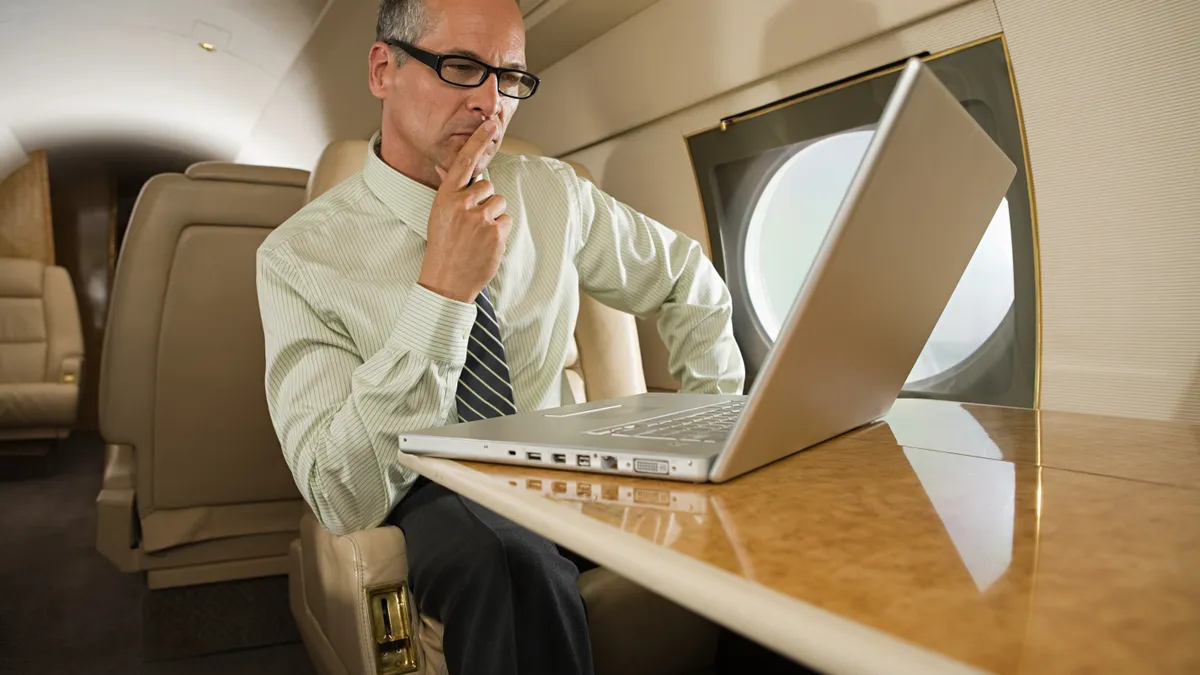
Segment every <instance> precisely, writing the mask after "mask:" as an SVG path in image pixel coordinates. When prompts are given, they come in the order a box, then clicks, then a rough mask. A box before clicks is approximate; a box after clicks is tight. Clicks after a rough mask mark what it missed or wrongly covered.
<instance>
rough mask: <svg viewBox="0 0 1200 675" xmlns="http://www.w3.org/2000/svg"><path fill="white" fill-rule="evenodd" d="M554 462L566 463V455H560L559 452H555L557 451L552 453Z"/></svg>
mask: <svg viewBox="0 0 1200 675" xmlns="http://www.w3.org/2000/svg"><path fill="white" fill-rule="evenodd" d="M554 463H555V464H566V463H567V456H566V455H560V454H557V453H555V455H554Z"/></svg>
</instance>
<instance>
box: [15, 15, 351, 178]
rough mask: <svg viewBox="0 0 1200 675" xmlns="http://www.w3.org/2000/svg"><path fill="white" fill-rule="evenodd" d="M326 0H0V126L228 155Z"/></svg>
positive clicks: (36, 139)
mask: <svg viewBox="0 0 1200 675" xmlns="http://www.w3.org/2000/svg"><path fill="white" fill-rule="evenodd" d="M329 1H330V0H3V1H2V2H0V63H3V64H4V67H3V68H0V91H3V96H0V126H7V127H8V128H9V130H10V131H11V133H12V135H13V136H14V137H15V138H16V140H17V141H18V142H19V143H20V144H21V145H22V146H23V147H24V149H25V150H27V151H32V150H36V149H55V148H60V147H63V146H68V145H74V144H77V143H88V144H93V143H112V142H117V143H122V142H135V143H138V144H140V145H150V146H155V145H158V146H164V147H165V146H171V147H174V148H179V149H186V150H187V151H189V152H190V153H191V154H194V155H196V156H199V157H229V156H232V155H233V154H235V153H236V151H237V149H238V147H239V145H240V143H241V142H242V140H243V139H244V138H245V136H246V135H247V134H248V133H249V132H250V130H251V128H252V127H253V125H254V123H255V121H256V120H257V119H258V116H259V114H260V113H261V111H262V109H263V107H264V106H265V105H266V103H267V102H268V101H269V100H270V97H271V96H272V95H273V93H274V91H275V89H276V87H277V86H278V84H279V82H280V81H281V79H282V78H283V77H284V76H285V75H286V74H287V72H288V71H289V69H290V68H291V67H292V63H293V61H295V59H296V56H297V54H298V53H299V52H300V50H301V49H302V48H303V47H304V45H305V43H306V42H307V41H308V39H309V37H310V35H311V34H312V32H313V29H314V28H315V27H316V25H317V23H318V21H319V19H320V17H321V14H322V12H323V11H324V9H325V6H326V4H327V3H328V2H329ZM202 42H205V43H211V44H212V45H213V47H214V48H215V51H212V52H208V51H205V50H204V49H202V48H201V47H200V46H199V43H202Z"/></svg>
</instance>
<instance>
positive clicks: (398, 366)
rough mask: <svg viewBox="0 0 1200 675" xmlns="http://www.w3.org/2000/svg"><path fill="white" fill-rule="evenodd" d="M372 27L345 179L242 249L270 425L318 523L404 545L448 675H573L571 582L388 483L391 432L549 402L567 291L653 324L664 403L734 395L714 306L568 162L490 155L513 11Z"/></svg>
mask: <svg viewBox="0 0 1200 675" xmlns="http://www.w3.org/2000/svg"><path fill="white" fill-rule="evenodd" d="M377 33H378V35H377V37H378V40H379V42H378V43H376V44H375V45H374V46H373V48H372V49H371V53H370V58H369V65H370V88H371V91H372V93H373V94H374V95H375V96H376V97H377V98H379V99H380V100H381V101H382V102H383V118H382V124H381V129H380V132H379V133H378V134H377V135H376V136H375V137H374V138H373V139H372V142H371V151H370V152H369V153H368V156H367V157H366V163H365V165H364V168H363V170H362V172H361V173H359V174H356V175H355V176H353V177H351V178H350V179H348V180H347V181H345V182H344V183H342V184H341V185H338V186H337V187H335V188H333V189H332V190H330V191H329V192H327V193H326V194H324V195H323V196H321V197H320V198H319V199H316V200H314V201H313V202H312V203H311V204H309V205H308V206H307V207H305V208H304V209H302V210H301V211H300V212H299V213H297V214H296V215H295V216H293V217H292V218H291V219H290V220H288V222H286V223H284V224H283V225H282V226H280V227H279V228H278V229H276V230H275V231H274V232H273V233H272V234H271V236H269V237H268V238H267V240H266V242H265V243H264V244H263V245H262V247H261V249H260V250H259V254H258V288H259V303H260V307H261V309H262V317H263V327H264V332H265V337H266V348H267V373H266V386H267V397H268V403H269V406H270V411H271V418H272V420H273V422H274V425H275V429H276V431H277V432H278V435H279V438H280V441H281V444H282V446H283V450H284V453H285V455H286V458H287V461H288V465H289V466H290V467H291V470H292V473H293V475H294V477H295V480H296V484H297V486H298V487H299V488H300V491H301V493H302V494H303V495H304V497H305V499H306V500H307V501H308V503H309V504H310V505H311V506H312V509H313V511H314V513H315V514H316V516H317V518H318V519H319V520H320V522H321V524H322V525H323V526H324V527H325V528H326V529H328V530H329V531H331V532H333V533H336V534H343V533H347V532H351V531H355V530H359V529H364V528H369V527H374V526H377V525H379V524H380V523H382V522H385V521H386V522H391V523H393V524H395V525H397V526H399V527H400V528H401V529H402V530H403V531H404V533H405V535H406V537H407V541H408V563H409V569H410V575H411V578H410V581H411V585H412V589H413V594H414V597H415V598H416V602H417V605H418V607H419V608H420V610H421V611H422V612H423V613H425V614H426V615H429V616H431V617H433V618H435V619H437V620H440V621H441V622H442V623H443V624H444V625H445V643H444V647H445V654H446V660H447V664H448V667H449V670H450V672H451V673H454V674H455V675H477V674H480V673H497V674H499V673H505V674H509V673H511V674H515V673H518V672H520V673H522V674H524V675H532V674H535V673H553V674H555V675H570V674H573V673H590V672H592V665H591V652H590V647H589V644H588V633H587V619H586V613H585V608H584V606H583V602H582V599H581V598H580V596H579V593H578V589H577V587H576V582H577V579H578V575H579V570H578V568H577V567H576V565H575V564H574V563H572V562H571V561H570V560H569V559H568V558H567V557H565V556H564V555H563V554H562V552H560V551H559V550H558V549H557V548H556V547H555V545H554V544H552V543H551V542H549V541H547V540H545V539H543V538H541V537H539V536H537V535H535V534H533V533H532V532H529V531H527V530H524V529H523V528H520V527H519V526H517V525H515V524H513V523H512V522H509V521H507V520H505V519H503V518H501V517H499V516H497V515H496V514H494V513H491V512H489V511H487V510H486V509H483V508H481V507H480V506H479V505H477V504H474V503H472V502H469V501H466V500H464V499H462V498H461V497H459V496H458V495H455V494H454V493H452V492H449V491H448V490H446V489H444V488H442V487H441V486H439V485H436V484H433V483H430V482H428V481H425V480H423V479H418V478H417V477H416V476H414V475H412V474H410V473H408V472H407V471H405V470H404V469H402V468H401V467H400V465H399V464H398V463H397V461H396V453H397V436H398V435H399V434H400V433H402V432H404V431H408V430H413V429H418V428H423V427H430V426H438V425H443V424H451V423H455V422H458V421H462V420H473V419H480V418H485V417H492V416H496V415H502V414H510V413H512V412H514V411H516V410H531V409H541V408H547V407H553V406H556V405H559V404H560V403H561V400H560V397H561V391H562V385H561V377H562V370H563V366H564V363H565V358H566V353H567V347H568V344H569V342H570V340H571V336H572V333H573V331H574V328H575V319H576V314H577V311H578V302H579V295H578V294H579V288H580V287H581V286H582V288H583V289H584V290H586V291H587V292H588V293H589V294H591V295H592V296H593V297H595V298H597V299H598V300H600V301H601V302H603V303H606V304H608V305H611V306H613V307H616V308H618V309H621V310H624V311H627V312H631V313H634V314H638V315H649V314H653V313H655V312H660V311H661V320H660V322H659V329H660V332H661V333H662V334H663V336H664V339H665V341H666V343H667V345H668V347H669V348H670V350H671V370H672V373H673V375H674V376H675V377H676V378H677V379H678V380H679V381H680V382H681V384H682V387H683V389H684V390H686V391H693V392H712V393H720V392H725V393H729V392H739V391H740V390H741V388H742V382H743V377H744V367H743V364H742V360H741V357H740V355H739V352H738V350H737V347H736V345H735V344H734V341H733V332H732V327H731V324H730V316H731V303H730V297H729V292H728V290H727V289H726V287H725V286H724V284H723V283H722V282H721V279H720V278H719V277H718V275H717V274H716V272H715V270H714V269H713V267H712V265H711V264H710V263H709V261H708V260H707V259H706V258H705V257H704V255H703V253H702V251H701V248H700V246H699V245H698V244H697V243H696V242H694V241H691V240H689V239H687V238H685V237H683V236H681V235H679V234H677V233H675V232H673V231H671V230H668V229H667V228H665V227H663V226H662V225H660V224H658V223H656V222H654V221H652V220H650V219H649V218H647V217H645V216H643V215H641V214H639V213H637V212H635V211H633V210H632V209H630V208H629V207H627V206H625V205H623V204H621V203H619V202H617V201H616V200H614V199H613V198H612V197H610V196H608V195H606V194H604V193H603V192H601V191H600V190H598V189H597V188H596V187H595V186H594V185H592V184H591V183H590V182H588V181H585V180H581V179H579V178H578V177H577V176H576V175H575V173H574V172H573V171H572V170H571V168H570V167H569V166H568V165H567V164H565V163H563V162H560V161H557V160H552V159H546V158H535V157H516V156H509V155H503V154H497V148H498V147H499V144H500V140H501V139H502V138H503V136H504V132H505V129H506V128H507V126H508V124H509V122H510V121H511V120H512V116H513V114H514V112H515V111H516V108H517V105H518V101H519V100H520V99H521V98H526V97H528V96H530V95H532V94H533V92H534V91H535V90H536V88H537V84H538V82H537V80H536V78H534V77H533V76H531V75H529V74H528V73H525V72H524V68H525V66H524V28H523V25H522V19H521V15H520V12H519V10H518V7H517V3H516V2H514V0H382V2H381V5H380V10H379V23H378V27H377Z"/></svg>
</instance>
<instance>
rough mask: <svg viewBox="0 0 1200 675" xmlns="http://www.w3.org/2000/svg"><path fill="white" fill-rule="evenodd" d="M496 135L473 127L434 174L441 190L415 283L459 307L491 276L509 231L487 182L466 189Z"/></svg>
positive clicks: (488, 127)
mask: <svg viewBox="0 0 1200 675" xmlns="http://www.w3.org/2000/svg"><path fill="white" fill-rule="evenodd" d="M496 130H497V124H496V122H494V121H491V120H488V121H486V122H484V123H483V124H481V125H479V128H478V129H476V130H475V133H474V134H472V135H471V138H470V139H468V140H467V143H466V145H464V146H463V147H462V150H459V151H458V156H457V157H455V158H454V163H453V164H451V165H450V169H449V171H444V170H443V169H442V168H441V167H438V168H437V172H438V175H439V176H441V178H442V185H441V187H440V188H439V189H438V193H437V197H436V198H435V199H434V200H433V211H432V212H430V214H429V233H428V238H429V244H428V246H427V247H426V249H425V258H424V261H423V262H422V263H421V276H420V278H419V279H418V281H417V282H418V283H419V284H421V285H422V286H424V287H425V288H428V289H429V290H431V291H433V292H434V293H437V294H439V295H443V296H445V297H447V298H450V299H452V300H458V301H460V302H468V303H470V302H474V301H475V296H476V295H479V291H481V290H483V287H484V286H486V285H487V283H488V282H489V281H491V280H492V277H493V276H495V275H496V270H497V269H498V268H499V267H500V259H501V258H502V257H503V256H504V249H505V244H506V243H507V241H508V232H509V230H510V229H511V228H512V217H511V216H509V215H508V214H507V213H505V212H504V209H505V207H506V206H507V205H506V203H505V201H504V197H503V196H501V195H498V194H496V191H495V188H493V186H492V184H491V182H490V181H486V180H481V181H478V182H476V183H471V177H472V176H473V175H474V174H475V167H476V165H477V164H478V163H479V159H480V158H481V157H483V153H484V152H485V151H486V150H487V147H488V145H489V144H490V143H491V142H492V139H493V138H495V136H496Z"/></svg>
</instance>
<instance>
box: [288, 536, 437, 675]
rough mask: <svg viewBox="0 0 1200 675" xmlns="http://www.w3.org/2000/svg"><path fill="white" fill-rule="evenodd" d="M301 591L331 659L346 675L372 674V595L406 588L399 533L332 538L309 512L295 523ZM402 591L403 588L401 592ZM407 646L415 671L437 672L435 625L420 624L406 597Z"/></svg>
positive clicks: (375, 669)
mask: <svg viewBox="0 0 1200 675" xmlns="http://www.w3.org/2000/svg"><path fill="white" fill-rule="evenodd" d="M300 548H301V556H302V564H301V567H302V570H303V572H302V573H303V574H304V585H303V587H304V593H305V596H306V598H305V599H306V601H307V605H308V608H309V611H310V612H311V613H312V618H313V620H314V621H316V622H317V624H318V626H319V627H320V629H321V632H322V633H323V634H324V635H325V637H326V639H327V640H328V642H329V645H330V646H331V647H332V649H333V651H334V653H335V654H336V655H337V658H338V659H339V660H340V661H341V663H342V665H343V666H344V667H345V669H346V672H347V673H350V674H351V675H374V674H375V673H377V672H378V670H379V669H378V667H377V663H378V659H379V653H380V650H381V647H380V645H379V643H378V641H377V640H376V635H375V629H374V626H375V623H376V622H375V621H374V620H373V618H372V614H373V611H374V610H375V609H376V608H375V607H374V606H373V605H372V602H371V597H372V595H373V593H375V592H379V591H388V590H396V589H406V588H407V582H408V556H407V551H406V547H405V542H404V534H403V532H401V531H400V529H399V528H396V527H392V526H383V527H377V528H374V529H370V530H363V531H360V532H354V533H352V534H348V535H344V536H336V535H333V534H331V533H329V532H328V531H327V530H325V529H324V528H322V527H321V525H320V523H318V522H317V520H316V518H315V517H313V516H312V514H306V515H305V516H304V518H303V519H302V520H301V523H300ZM403 592H405V593H406V592H407V591H406V590H405V591H403ZM405 600H406V608H407V614H408V623H409V626H410V628H411V636H410V637H411V640H412V644H413V645H416V646H418V651H419V655H418V661H419V665H420V669H419V670H418V671H417V672H419V673H421V674H426V673H428V674H430V675H433V674H434V673H441V672H444V670H445V665H444V663H445V660H444V658H443V657H442V653H441V627H440V626H438V625H437V624H436V623H433V622H426V623H422V622H421V619H420V617H419V615H418V613H417V611H416V607H415V603H414V602H413V601H412V600H411V598H406V599H405Z"/></svg>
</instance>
